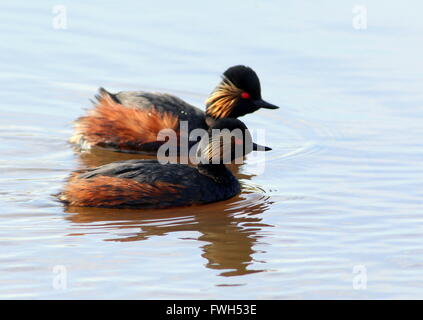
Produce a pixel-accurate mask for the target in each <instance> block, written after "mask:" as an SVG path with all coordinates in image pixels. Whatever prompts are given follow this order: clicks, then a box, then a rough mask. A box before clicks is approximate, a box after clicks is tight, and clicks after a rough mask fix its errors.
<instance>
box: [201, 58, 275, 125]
mask: <svg viewBox="0 0 423 320" xmlns="http://www.w3.org/2000/svg"><path fill="white" fill-rule="evenodd" d="M260 108H266V109H278V107H277V106H275V105H273V104H270V103H268V102H266V101H264V100H263V99H262V98H261V87H260V80H259V78H258V76H257V74H256V73H255V71H254V70H253V69H251V68H250V67H246V66H242V65H238V66H233V67H230V68H229V69H228V70H226V71H225V72H224V73H223V76H222V81H221V82H220V83H219V85H218V86H217V87H216V88H215V89H214V91H213V92H212V93H211V94H210V96H209V98H208V99H207V100H206V113H207V115H208V116H210V117H213V118H215V119H220V118H238V117H241V116H243V115H246V114H247V113H252V112H254V111H256V110H258V109H260Z"/></svg>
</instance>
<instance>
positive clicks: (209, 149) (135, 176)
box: [59, 118, 271, 208]
mask: <svg viewBox="0 0 423 320" xmlns="http://www.w3.org/2000/svg"><path fill="white" fill-rule="evenodd" d="M214 129H218V130H220V131H219V133H218V134H214V135H213V131H212V130H214ZM222 129H228V130H222ZM237 129H238V130H237ZM208 132H209V134H211V136H209V135H208V137H205V136H203V140H202V141H201V142H200V145H202V146H204V147H199V148H198V149H197V156H198V159H199V160H201V161H200V162H199V163H198V165H197V166H196V167H192V166H188V165H184V164H170V163H167V164H161V163H159V162H158V161H157V160H126V161H118V162H113V163H109V164H106V165H103V166H100V167H97V168H92V169H87V170H84V171H78V172H75V173H74V174H73V175H72V176H71V178H70V179H69V181H68V183H67V184H66V186H65V188H64V191H63V192H62V193H61V194H60V195H59V199H60V200H61V201H63V202H64V203H66V204H68V205H70V206H84V207H106V208H165V207H176V206H188V205H193V204H204V203H211V202H216V201H221V200H225V199H229V198H231V197H233V196H235V195H236V194H238V193H239V192H240V184H239V182H238V180H237V179H236V178H235V176H234V175H233V174H232V173H231V171H230V170H229V169H228V168H227V167H226V166H225V164H224V163H227V162H231V161H233V160H235V158H237V159H238V157H237V155H238V156H239V155H241V156H244V155H246V154H248V153H249V152H251V151H252V150H258V151H268V150H271V149H270V148H268V147H264V146H260V145H257V144H255V143H253V142H252V140H251V135H250V133H249V131H248V129H247V127H246V126H245V124H244V123H243V122H241V121H240V120H238V119H232V118H228V119H219V120H216V121H215V122H214V124H213V125H212V127H210V128H209V131H208ZM214 132H216V131H214ZM202 142H204V143H203V144H202ZM238 151H240V152H238ZM237 152H238V153H237Z"/></svg>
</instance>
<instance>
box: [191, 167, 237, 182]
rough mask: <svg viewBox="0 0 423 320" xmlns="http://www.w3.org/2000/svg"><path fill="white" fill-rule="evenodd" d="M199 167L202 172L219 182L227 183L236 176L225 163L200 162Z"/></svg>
mask: <svg viewBox="0 0 423 320" xmlns="http://www.w3.org/2000/svg"><path fill="white" fill-rule="evenodd" d="M197 168H198V171H199V172H200V173H201V174H203V175H205V176H208V177H210V178H212V179H213V180H215V181H216V182H217V183H223V184H227V183H230V182H232V180H233V179H234V178H235V177H234V175H233V174H232V172H231V171H230V170H229V169H228V168H227V167H226V166H225V165H224V164H214V163H199V164H198V167H197Z"/></svg>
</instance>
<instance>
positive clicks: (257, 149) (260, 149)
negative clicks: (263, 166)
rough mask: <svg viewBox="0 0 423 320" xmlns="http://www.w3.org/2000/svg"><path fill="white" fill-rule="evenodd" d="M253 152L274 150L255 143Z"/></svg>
mask: <svg viewBox="0 0 423 320" xmlns="http://www.w3.org/2000/svg"><path fill="white" fill-rule="evenodd" d="M253 150H254V151H270V150H272V148H269V147H266V146H262V145H259V144H257V143H255V142H253Z"/></svg>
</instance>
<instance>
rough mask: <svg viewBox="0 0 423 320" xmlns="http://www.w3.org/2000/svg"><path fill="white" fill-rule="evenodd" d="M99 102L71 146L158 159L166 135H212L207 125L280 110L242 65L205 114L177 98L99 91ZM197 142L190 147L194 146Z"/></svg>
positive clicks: (82, 120) (79, 125)
mask: <svg viewBox="0 0 423 320" xmlns="http://www.w3.org/2000/svg"><path fill="white" fill-rule="evenodd" d="M96 98H97V102H95V107H94V108H93V109H91V110H90V111H89V113H88V115H86V116H83V117H81V118H79V119H78V120H76V121H75V134H74V135H73V136H72V138H71V139H70V142H72V143H74V144H76V145H78V146H79V147H81V148H82V149H89V148H91V147H94V146H95V147H101V148H107V149H112V150H115V151H121V152H144V153H156V152H157V150H158V148H159V147H160V146H161V145H162V144H163V142H160V141H157V135H158V133H159V132H160V131H161V130H163V129H168V128H170V129H173V130H174V131H175V132H177V133H179V131H180V121H187V132H185V133H186V134H189V133H190V132H191V131H192V130H193V129H197V128H200V129H205V130H207V129H208V123H207V122H208V121H207V119H209V118H212V119H221V118H238V117H241V116H243V115H246V114H248V113H252V112H255V111H256V110H258V109H260V108H266V109H277V108H278V107H277V106H275V105H272V104H270V103H268V102H266V101H264V100H263V99H262V98H261V88H260V80H259V78H258V76H257V74H256V73H255V72H254V70H253V69H251V68H249V67H246V66H242V65H238V66H233V67H231V68H229V69H228V70H226V71H225V72H224V73H223V76H222V81H221V82H220V83H219V85H218V86H217V87H216V88H215V89H214V90H213V92H212V93H211V94H210V96H209V97H208V99H207V100H206V112H203V111H201V110H200V109H198V108H196V107H194V106H192V105H190V104H188V103H186V102H185V101H183V100H181V99H179V98H178V97H175V96H173V95H169V94H164V93H151V92H144V91H123V92H119V93H116V94H112V93H109V92H107V91H106V90H105V89H103V88H100V89H99V95H97V96H96ZM195 143H196V141H191V142H190V146H193V145H194V144H195Z"/></svg>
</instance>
